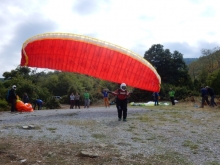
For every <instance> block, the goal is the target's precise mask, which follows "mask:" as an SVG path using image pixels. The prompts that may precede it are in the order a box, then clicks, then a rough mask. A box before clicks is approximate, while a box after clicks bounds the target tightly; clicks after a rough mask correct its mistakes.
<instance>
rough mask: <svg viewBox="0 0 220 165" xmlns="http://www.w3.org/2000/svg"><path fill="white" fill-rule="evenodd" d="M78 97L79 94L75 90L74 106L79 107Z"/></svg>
mask: <svg viewBox="0 0 220 165" xmlns="http://www.w3.org/2000/svg"><path fill="white" fill-rule="evenodd" d="M79 99H80V95H79V94H78V93H77V92H76V94H75V108H77V107H79V109H80V104H79Z"/></svg>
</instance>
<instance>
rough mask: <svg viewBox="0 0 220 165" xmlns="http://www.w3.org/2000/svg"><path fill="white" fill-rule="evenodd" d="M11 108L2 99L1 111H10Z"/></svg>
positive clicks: (0, 100) (0, 101)
mask: <svg viewBox="0 0 220 165" xmlns="http://www.w3.org/2000/svg"><path fill="white" fill-rule="evenodd" d="M9 110H10V107H9V105H8V102H7V101H6V100H2V99H0V111H9Z"/></svg>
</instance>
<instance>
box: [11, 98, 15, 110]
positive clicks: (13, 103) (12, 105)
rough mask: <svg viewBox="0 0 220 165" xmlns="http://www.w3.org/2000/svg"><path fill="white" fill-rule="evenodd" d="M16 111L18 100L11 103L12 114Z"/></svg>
mask: <svg viewBox="0 0 220 165" xmlns="http://www.w3.org/2000/svg"><path fill="white" fill-rule="evenodd" d="M15 111H16V99H13V100H12V102H11V112H15Z"/></svg>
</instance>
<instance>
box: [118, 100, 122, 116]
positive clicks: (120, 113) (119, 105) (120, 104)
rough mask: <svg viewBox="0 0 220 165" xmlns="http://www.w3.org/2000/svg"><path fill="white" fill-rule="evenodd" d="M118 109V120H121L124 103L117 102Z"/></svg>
mask: <svg viewBox="0 0 220 165" xmlns="http://www.w3.org/2000/svg"><path fill="white" fill-rule="evenodd" d="M117 108H118V119H119V120H121V117H122V101H121V100H118V101H117Z"/></svg>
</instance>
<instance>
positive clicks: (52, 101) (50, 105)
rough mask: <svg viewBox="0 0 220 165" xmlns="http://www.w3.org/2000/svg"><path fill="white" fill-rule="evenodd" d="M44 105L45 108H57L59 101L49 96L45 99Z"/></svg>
mask: <svg viewBox="0 0 220 165" xmlns="http://www.w3.org/2000/svg"><path fill="white" fill-rule="evenodd" d="M43 106H44V107H46V109H59V108H61V107H60V102H59V101H58V100H56V99H55V98H54V97H50V98H49V99H47V101H46V102H45V103H44V105H43Z"/></svg>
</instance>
